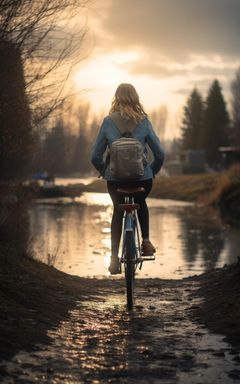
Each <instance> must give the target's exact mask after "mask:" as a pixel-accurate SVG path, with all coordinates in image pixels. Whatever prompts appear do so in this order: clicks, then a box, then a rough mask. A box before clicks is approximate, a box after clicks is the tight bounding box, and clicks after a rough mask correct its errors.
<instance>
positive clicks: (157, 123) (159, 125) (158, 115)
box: [150, 105, 168, 137]
mask: <svg viewBox="0 0 240 384" xmlns="http://www.w3.org/2000/svg"><path fill="white" fill-rule="evenodd" d="M150 117H151V121H152V123H153V125H154V128H155V130H156V132H157V133H158V135H159V136H160V137H163V136H164V133H165V128H166V122H167V118H168V110H167V107H166V106H165V105H161V106H160V107H159V108H158V109H157V110H154V111H153V112H151V113H150Z"/></svg>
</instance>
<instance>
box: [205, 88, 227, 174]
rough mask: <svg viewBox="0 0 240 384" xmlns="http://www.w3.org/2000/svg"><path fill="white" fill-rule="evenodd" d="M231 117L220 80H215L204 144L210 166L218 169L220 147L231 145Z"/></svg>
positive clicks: (206, 114) (208, 104) (209, 98)
mask: <svg viewBox="0 0 240 384" xmlns="http://www.w3.org/2000/svg"><path fill="white" fill-rule="evenodd" d="M229 123H230V120H229V115H228V111H227V107H226V103H225V100H224V97H223V94H222V89H221V86H220V84H219V82H218V80H214V81H213V83H212V85H211V87H210V89H209V91H208V96H207V99H206V108H205V118H204V138H203V144H204V148H205V150H206V157H207V162H208V164H209V165H210V166H211V167H213V168H217V167H218V165H219V160H220V153H219V147H221V146H226V145H227V144H228V143H229V125H230V124H229Z"/></svg>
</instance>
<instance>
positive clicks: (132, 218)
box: [118, 187, 155, 309]
mask: <svg viewBox="0 0 240 384" xmlns="http://www.w3.org/2000/svg"><path fill="white" fill-rule="evenodd" d="M143 191H144V189H143V188H141V187H140V188H135V189H119V190H118V192H119V193H122V194H124V196H125V198H124V204H119V206H118V207H119V209H121V210H122V211H124V216H123V226H122V253H121V259H120V262H121V264H123V265H124V270H125V279H126V288H127V306H128V309H132V308H133V302H134V280H135V272H136V270H137V268H138V267H139V269H141V268H142V264H143V261H145V260H154V259H155V257H154V256H150V257H149V256H144V255H141V250H140V236H139V222H138V217H137V210H138V209H139V208H140V206H139V204H137V203H135V202H134V197H130V196H131V195H133V194H135V193H141V192H143Z"/></svg>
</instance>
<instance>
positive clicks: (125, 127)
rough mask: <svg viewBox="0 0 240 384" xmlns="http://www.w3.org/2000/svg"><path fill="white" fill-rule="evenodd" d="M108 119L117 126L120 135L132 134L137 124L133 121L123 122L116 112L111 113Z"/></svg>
mask: <svg viewBox="0 0 240 384" xmlns="http://www.w3.org/2000/svg"><path fill="white" fill-rule="evenodd" d="M109 117H110V118H111V120H112V121H113V122H114V124H115V125H116V126H117V128H118V129H119V131H120V132H121V134H122V135H129V134H132V132H133V131H134V129H135V128H136V126H137V124H136V123H135V122H134V121H133V120H124V119H123V118H122V116H121V115H120V113H118V112H113V113H111V115H109Z"/></svg>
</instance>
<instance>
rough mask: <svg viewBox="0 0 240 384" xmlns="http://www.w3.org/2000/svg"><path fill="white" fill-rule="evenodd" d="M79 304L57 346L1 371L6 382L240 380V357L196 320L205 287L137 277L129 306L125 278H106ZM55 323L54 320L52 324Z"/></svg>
mask: <svg viewBox="0 0 240 384" xmlns="http://www.w3.org/2000/svg"><path fill="white" fill-rule="evenodd" d="M96 284H97V287H96V286H95V293H96V290H97V295H96V296H89V297H88V296H87V295H86V296H85V297H82V298H81V300H79V302H77V304H76V307H75V308H74V310H72V311H71V312H70V313H69V317H68V318H66V319H65V320H64V321H63V322H62V323H61V324H60V326H59V328H58V329H56V330H54V331H51V332H49V336H50V337H51V339H52V342H51V344H49V345H42V344H41V345H37V346H36V347H35V350H34V351H33V352H31V353H26V352H24V351H22V352H21V353H18V354H17V355H15V357H14V358H13V359H12V360H11V361H9V362H3V363H2V364H1V366H0V370H1V373H2V378H1V383H3V384H15V383H16V384H18V383H24V384H27V383H52V384H55V383H59V384H60V383H61V384H62V383H65V384H67V383H68V384H70V383H71V384H73V383H94V384H97V383H162V384H164V383H166V384H170V383H172V384H174V383H180V384H188V383H189V384H190V383H191V384H203V383H204V384H205V383H209V384H210V383H211V384H214V383H218V384H223V383H224V384H227V383H235V382H239V381H238V380H240V371H239V370H238V365H239V355H238V352H237V351H236V350H233V349H232V348H231V346H230V345H228V344H226V343H225V342H223V340H222V337H221V336H216V335H213V334H210V333H209V331H208V330H207V329H206V328H204V326H203V325H201V324H200V323H199V321H198V319H197V318H196V317H195V316H194V314H193V313H194V312H193V309H194V306H198V305H200V301H201V299H200V298H197V297H193V295H192V294H193V292H194V291H195V290H196V289H198V287H199V283H198V282H195V281H191V280H186V281H183V282H181V281H161V280H137V284H136V306H135V308H134V310H133V311H132V312H128V311H127V310H126V307H125V296H124V295H125V290H124V281H123V280H118V279H117V280H115V279H109V280H99V281H98V282H97V283H96ZM46 321H47V320H46Z"/></svg>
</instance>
